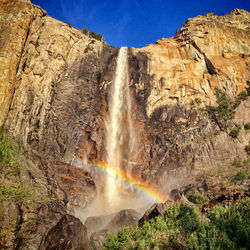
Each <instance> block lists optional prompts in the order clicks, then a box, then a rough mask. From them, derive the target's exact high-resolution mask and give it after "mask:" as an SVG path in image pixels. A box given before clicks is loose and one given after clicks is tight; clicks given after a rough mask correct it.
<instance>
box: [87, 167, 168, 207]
mask: <svg viewBox="0 0 250 250" xmlns="http://www.w3.org/2000/svg"><path fill="white" fill-rule="evenodd" d="M89 165H90V166H91V167H94V168H97V169H100V170H102V171H105V172H106V173H108V174H110V175H111V176H113V177H118V178H121V179H122V180H124V181H126V182H128V183H130V184H131V185H132V186H133V187H134V188H136V189H137V190H139V191H140V192H142V193H144V194H146V195H147V196H149V197H150V198H153V199H154V200H156V201H157V202H159V203H164V202H165V201H166V200H167V197H166V195H164V194H162V193H161V192H159V190H157V189H156V188H154V187H152V186H150V185H148V184H147V183H145V182H142V181H141V180H139V179H137V178H136V177H134V176H128V175H127V174H126V173H125V171H123V170H121V169H120V170H119V171H117V170H116V169H114V168H111V169H109V170H107V165H106V164H105V163H100V162H99V163H95V164H89Z"/></svg>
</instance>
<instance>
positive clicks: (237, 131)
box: [229, 128, 240, 138]
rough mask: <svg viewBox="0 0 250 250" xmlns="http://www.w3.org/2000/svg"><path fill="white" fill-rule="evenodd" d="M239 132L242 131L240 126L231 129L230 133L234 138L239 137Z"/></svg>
mask: <svg viewBox="0 0 250 250" xmlns="http://www.w3.org/2000/svg"><path fill="white" fill-rule="evenodd" d="M239 133H240V128H233V129H232V130H231V131H230V133H229V135H230V136H231V137H232V138H237V137H238V135H239Z"/></svg>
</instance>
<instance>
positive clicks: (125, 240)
mask: <svg viewBox="0 0 250 250" xmlns="http://www.w3.org/2000/svg"><path fill="white" fill-rule="evenodd" d="M249 206H250V199H247V200H245V201H242V202H240V203H238V204H235V205H232V206H231V207H229V208H224V207H222V206H219V205H216V206H214V208H213V209H212V210H211V211H210V213H209V215H208V217H209V219H210V222H204V221H203V220H201V214H200V212H199V210H198V209H196V208H193V207H189V206H187V205H184V204H180V203H176V204H174V205H172V206H170V207H169V208H168V210H167V211H166V213H165V215H163V216H158V217H156V218H154V219H151V220H149V221H147V222H146V223H145V224H144V225H143V226H142V227H141V228H138V227H136V228H132V227H130V226H127V227H123V228H122V229H121V230H120V231H119V232H118V233H117V234H115V235H108V236H107V238H106V241H105V243H104V249H239V248H244V249H249V246H250V245H249V237H248V236H249V233H250V228H249V226H250V218H249V217H250V212H249V211H250V210H249Z"/></svg>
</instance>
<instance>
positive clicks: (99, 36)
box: [90, 31, 104, 41]
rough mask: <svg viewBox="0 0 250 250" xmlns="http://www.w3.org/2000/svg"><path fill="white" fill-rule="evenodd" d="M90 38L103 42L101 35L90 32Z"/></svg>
mask: <svg viewBox="0 0 250 250" xmlns="http://www.w3.org/2000/svg"><path fill="white" fill-rule="evenodd" d="M90 36H91V37H93V38H95V39H97V40H99V41H103V40H104V38H103V36H102V35H101V34H97V33H95V32H93V31H92V32H90Z"/></svg>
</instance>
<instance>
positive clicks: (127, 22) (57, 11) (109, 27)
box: [31, 0, 250, 48]
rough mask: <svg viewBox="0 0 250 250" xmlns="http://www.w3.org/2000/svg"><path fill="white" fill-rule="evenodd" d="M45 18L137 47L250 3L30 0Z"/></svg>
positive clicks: (247, 7) (236, 0) (248, 0)
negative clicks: (193, 21) (196, 19)
mask: <svg viewBox="0 0 250 250" xmlns="http://www.w3.org/2000/svg"><path fill="white" fill-rule="evenodd" d="M31 2H32V3H34V4H37V5H40V6H41V7H42V8H43V9H45V10H46V11H47V13H48V15H50V16H52V17H54V18H56V19H58V20H61V21H63V22H68V21H69V22H70V23H71V25H72V26H73V27H77V28H79V29H83V27H84V26H86V27H87V28H88V30H90V31H94V32H96V33H100V34H102V35H103V36H104V38H105V41H106V42H107V43H108V44H110V45H113V46H128V47H136V48H140V47H143V46H145V45H146V44H149V43H155V42H156V41H157V40H158V39H161V38H162V37H171V36H173V35H174V33H175V30H176V29H180V28H181V23H182V22H184V23H185V21H186V20H187V19H188V18H190V17H195V16H197V15H202V14H206V13H208V12H213V13H215V14H216V15H224V14H226V13H228V12H230V11H231V10H232V9H234V8H239V9H245V10H248V11H250V0H196V1H191V0H31Z"/></svg>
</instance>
